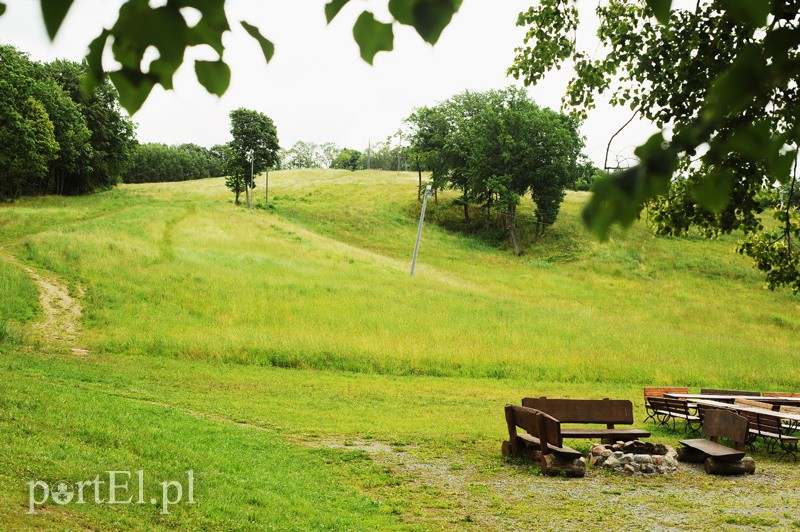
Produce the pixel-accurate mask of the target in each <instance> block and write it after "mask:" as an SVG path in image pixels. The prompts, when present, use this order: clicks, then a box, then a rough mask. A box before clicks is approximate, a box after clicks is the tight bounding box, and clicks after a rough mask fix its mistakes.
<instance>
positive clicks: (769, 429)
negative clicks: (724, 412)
mask: <svg viewBox="0 0 800 532" xmlns="http://www.w3.org/2000/svg"><path fill="white" fill-rule="evenodd" d="M734 406H735V405H734ZM739 413H740V414H741V415H742V416H744V417H745V418H747V420H748V421H749V422H750V427H749V430H748V433H749V438H748V441H747V443H748V444H749V445H750V446H751V447H752V446H753V443H754V442H755V440H756V438H759V437H760V438H762V439H764V440H765V441H766V442H767V449H768V450H769V452H774V451H775V448H776V446H780V448H781V450H782V451H783V454H782V455H781V457H780V458H778V461H781V460H783V459H784V458H785V457H786V456H791V457H792V458H793V459H794V461H795V462H797V451H798V449H797V446H798V442H800V438H798V437H797V436H792V435H790V434H789V433H790V432H791V431H792V429H791V428H790V427H787V426H785V425H784V420H783V419H781V417H780V414H779V413H775V414H773V413H771V412H766V411H764V412H758V411H754V410H744V409H742V410H741V411H740V412H739Z"/></svg>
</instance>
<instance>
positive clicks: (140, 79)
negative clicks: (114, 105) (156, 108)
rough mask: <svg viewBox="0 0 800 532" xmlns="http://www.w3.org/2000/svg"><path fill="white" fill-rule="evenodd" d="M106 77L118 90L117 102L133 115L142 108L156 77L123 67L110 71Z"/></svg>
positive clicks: (155, 81)
mask: <svg viewBox="0 0 800 532" xmlns="http://www.w3.org/2000/svg"><path fill="white" fill-rule="evenodd" d="M108 77H109V78H110V79H111V82H112V83H113V84H114V86H115V87H116V88H117V91H118V92H119V103H120V104H121V105H122V107H124V108H125V109H126V110H127V111H128V113H130V114H131V116H132V115H134V114H135V113H136V111H138V110H139V109H141V108H142V105H143V104H144V102H145V101H146V100H147V97H148V96H149V95H150V92H151V91H152V90H153V87H155V86H156V83H157V82H158V79H157V78H156V77H155V76H153V75H152V74H145V73H142V72H139V71H136V70H130V69H123V70H117V71H116V72H111V73H110V74H109V75H108Z"/></svg>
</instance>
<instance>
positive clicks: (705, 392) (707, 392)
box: [700, 388, 761, 397]
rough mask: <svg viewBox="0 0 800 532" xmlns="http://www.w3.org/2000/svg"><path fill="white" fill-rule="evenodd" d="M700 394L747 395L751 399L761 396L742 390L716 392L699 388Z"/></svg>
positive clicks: (759, 393) (715, 390)
mask: <svg viewBox="0 0 800 532" xmlns="http://www.w3.org/2000/svg"><path fill="white" fill-rule="evenodd" d="M700 393H701V394H703V395H748V396H751V397H760V396H761V392H748V391H744V390H717V389H715V388H701V389H700Z"/></svg>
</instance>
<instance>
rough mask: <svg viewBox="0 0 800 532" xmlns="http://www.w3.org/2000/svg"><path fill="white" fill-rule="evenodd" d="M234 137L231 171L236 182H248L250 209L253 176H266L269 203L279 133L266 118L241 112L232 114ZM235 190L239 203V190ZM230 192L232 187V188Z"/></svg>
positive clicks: (246, 111) (269, 119) (249, 111)
mask: <svg viewBox="0 0 800 532" xmlns="http://www.w3.org/2000/svg"><path fill="white" fill-rule="evenodd" d="M230 118H231V135H232V136H233V141H232V142H231V144H230V161H231V165H230V166H229V171H231V172H232V174H233V176H234V177H232V178H233V179H234V180H235V179H240V178H242V179H244V180H245V187H244V188H245V192H246V193H247V201H248V206H251V205H250V190H251V189H253V188H254V187H255V183H254V182H253V181H252V177H253V174H260V173H261V172H267V184H266V199H267V202H269V169H270V168H272V167H274V166H275V165H277V164H278V151H279V150H280V144H279V143H278V130H277V128H276V127H275V123H274V122H273V121H272V119H271V118H269V117H268V116H267V115H265V114H263V113H259V112H258V111H252V110H249V109H243V108H239V109H236V110H234V111H232V112H231V114H230ZM236 187H237V188H235V189H232V190H234V192H235V193H236V202H237V204H238V202H239V193H240V191H239V188H238V185H236ZM229 188H230V187H229Z"/></svg>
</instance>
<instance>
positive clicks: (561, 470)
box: [539, 454, 586, 478]
mask: <svg viewBox="0 0 800 532" xmlns="http://www.w3.org/2000/svg"><path fill="white" fill-rule="evenodd" d="M539 464H540V468H541V471H542V474H544V475H547V476H548V477H557V476H560V475H562V474H563V475H565V476H566V477H568V478H581V477H583V476H585V475H586V460H584V459H583V457H581V458H576V459H574V460H565V459H563V458H561V457H559V456H558V455H556V454H543V455H542V459H541V461H540V462H539Z"/></svg>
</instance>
